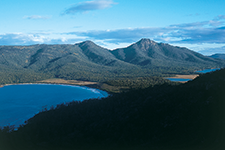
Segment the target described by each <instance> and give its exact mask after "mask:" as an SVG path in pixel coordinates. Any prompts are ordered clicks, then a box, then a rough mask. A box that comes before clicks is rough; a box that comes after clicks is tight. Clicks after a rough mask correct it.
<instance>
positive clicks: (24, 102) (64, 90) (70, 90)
mask: <svg viewBox="0 0 225 150" xmlns="http://www.w3.org/2000/svg"><path fill="white" fill-rule="evenodd" d="M107 96H108V94H107V92H105V91H101V90H98V89H93V88H88V87H83V86H70V85H53V84H18V85H8V86H4V87H2V88H0V112H1V113H0V126H7V125H15V126H16V127H18V126H19V125H21V124H23V123H24V121H26V120H28V119H29V118H31V117H33V116H34V115H35V114H37V113H38V112H40V111H42V110H43V109H49V108H50V107H51V106H54V107H55V106H57V105H58V104H62V103H67V102H71V101H82V100H84V99H90V98H102V97H107Z"/></svg>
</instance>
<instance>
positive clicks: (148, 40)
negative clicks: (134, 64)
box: [137, 38, 156, 44]
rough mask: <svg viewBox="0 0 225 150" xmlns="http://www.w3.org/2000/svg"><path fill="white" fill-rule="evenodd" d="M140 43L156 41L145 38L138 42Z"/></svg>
mask: <svg viewBox="0 0 225 150" xmlns="http://www.w3.org/2000/svg"><path fill="white" fill-rule="evenodd" d="M137 43H138V44H152V43H156V42H155V41H152V40H150V39H147V38H143V39H141V40H140V41H138V42H137Z"/></svg>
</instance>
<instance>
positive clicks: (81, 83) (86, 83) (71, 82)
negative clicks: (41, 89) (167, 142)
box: [38, 79, 98, 85]
mask: <svg viewBox="0 0 225 150" xmlns="http://www.w3.org/2000/svg"><path fill="white" fill-rule="evenodd" d="M38 83H51V84H72V85H93V84H98V82H89V81H78V80H64V79H47V80H42V81H38Z"/></svg>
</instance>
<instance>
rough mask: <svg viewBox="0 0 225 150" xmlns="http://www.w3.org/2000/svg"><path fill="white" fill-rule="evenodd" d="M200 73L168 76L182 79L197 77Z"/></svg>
mask: <svg viewBox="0 0 225 150" xmlns="http://www.w3.org/2000/svg"><path fill="white" fill-rule="evenodd" d="M198 76H199V75H198V74H192V75H176V76H175V77H168V78H181V79H192V80H193V79H195V78H196V77H198Z"/></svg>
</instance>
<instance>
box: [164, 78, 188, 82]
mask: <svg viewBox="0 0 225 150" xmlns="http://www.w3.org/2000/svg"><path fill="white" fill-rule="evenodd" d="M165 79H168V80H170V81H174V82H187V81H190V80H192V79H183V78H165Z"/></svg>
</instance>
